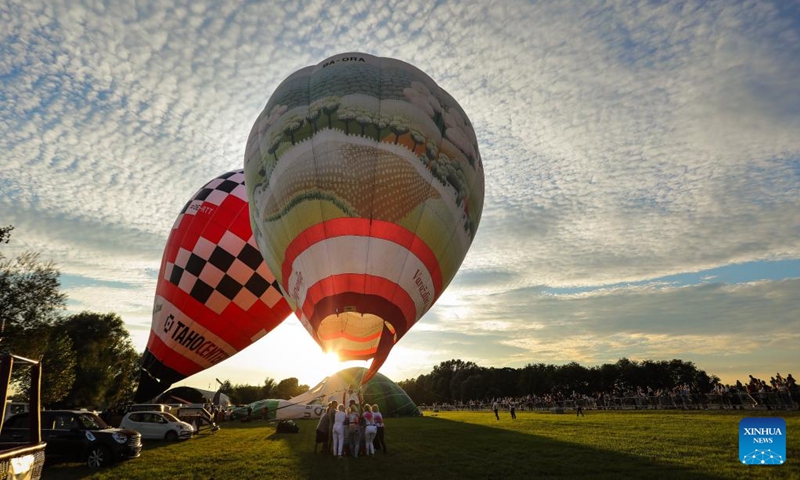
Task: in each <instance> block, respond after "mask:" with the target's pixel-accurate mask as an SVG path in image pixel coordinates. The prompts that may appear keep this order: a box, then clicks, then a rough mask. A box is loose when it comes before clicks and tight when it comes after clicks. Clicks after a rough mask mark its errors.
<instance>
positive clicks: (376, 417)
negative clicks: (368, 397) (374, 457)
mask: <svg viewBox="0 0 800 480" xmlns="http://www.w3.org/2000/svg"><path fill="white" fill-rule="evenodd" d="M372 421H373V422H374V423H375V427H376V429H377V431H376V433H375V441H376V442H377V443H378V448H379V449H381V450H383V453H386V438H385V437H384V429H383V426H384V425H383V415H382V414H381V412H380V410H378V404H377V403H376V404H375V405H373V406H372Z"/></svg>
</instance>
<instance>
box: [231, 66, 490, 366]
mask: <svg viewBox="0 0 800 480" xmlns="http://www.w3.org/2000/svg"><path fill="white" fill-rule="evenodd" d="M244 166H245V176H246V178H247V182H246V183H247V190H248V201H249V202H250V217H251V220H252V226H253V233H254V235H255V237H256V243H257V244H258V246H259V250H260V251H261V253H262V255H264V259H265V261H266V263H267V265H268V266H269V268H270V269H271V270H272V271H273V272H274V273H275V276H276V278H277V279H278V282H279V283H280V285H281V287H282V290H283V292H284V294H285V296H286V299H287V301H288V302H289V305H290V306H291V308H292V309H293V310H294V312H295V314H296V315H297V317H298V318H299V319H300V321H301V323H302V324H303V325H304V326H305V328H306V329H307V330H308V331H309V332H310V334H311V335H312V337H313V338H314V340H316V342H317V343H318V344H319V345H320V346H321V347H322V348H323V350H325V351H329V352H330V351H333V352H336V353H338V355H339V358H340V359H341V360H368V359H372V363H371V365H370V369H369V370H368V372H367V374H366V375H365V376H364V379H363V381H364V382H366V381H367V380H369V379H370V378H371V377H372V376H373V375H374V374H375V373H376V372H377V371H378V369H379V368H380V366H381V365H382V364H383V362H384V361H385V360H386V357H387V356H388V354H389V351H390V350H391V348H392V346H393V345H395V344H396V343H397V341H398V340H400V338H402V337H403V335H405V334H406V333H407V332H408V331H409V329H410V328H411V327H412V326H413V325H414V324H415V323H416V322H417V321H418V320H419V319H420V318H421V317H422V316H423V314H425V312H427V311H428V310H429V309H430V308H431V306H432V305H433V304H434V302H435V301H436V299H437V298H438V297H439V296H440V295H441V294H442V292H443V291H444V289H445V287H446V286H447V285H448V284H449V283H450V281H451V280H452V279H453V277H454V276H455V274H456V271H457V270H458V268H459V266H460V265H461V262H462V261H463V259H464V257H465V255H466V253H467V250H468V249H469V246H470V245H471V243H472V240H473V239H474V237H475V233H476V230H477V228H478V223H479V221H480V215H481V210H482V208H483V193H484V176H483V165H482V163H481V158H480V154H479V153H478V142H477V139H476V136H475V132H474V129H473V127H472V124H471V123H470V121H469V119H468V118H467V115H466V114H465V113H464V110H462V108H461V107H460V106H459V105H458V103H456V101H455V100H454V99H453V98H452V97H451V96H450V95H449V94H448V93H447V92H445V91H444V90H443V89H442V88H440V87H439V86H438V85H437V84H436V83H435V82H434V81H433V80H431V79H430V77H428V76H427V75H426V74H425V73H423V72H422V71H420V70H419V69H417V68H416V67H414V66H412V65H409V64H407V63H404V62H402V61H399V60H394V59H391V58H379V57H374V56H371V55H367V54H364V53H346V54H342V55H336V56H334V57H331V58H329V59H327V60H324V61H323V62H321V63H319V64H318V65H315V66H309V67H306V68H303V69H301V70H299V71H297V72H295V73H293V74H291V75H290V76H289V77H288V78H286V80H284V81H283V82H282V83H281V84H280V85H279V86H278V88H277V89H276V90H275V92H274V93H273V94H272V96H271V97H270V99H269V101H268V102H267V105H266V107H265V108H264V110H263V112H262V113H261V114H260V115H259V117H258V118H257V120H256V121H255V124H254V125H253V128H252V130H251V132H250V136H249V138H248V141H247V146H246V151H245V161H244Z"/></svg>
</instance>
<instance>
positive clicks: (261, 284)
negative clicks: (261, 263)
mask: <svg viewBox="0 0 800 480" xmlns="http://www.w3.org/2000/svg"><path fill="white" fill-rule="evenodd" d="M244 287H245V288H246V289H248V290H250V291H251V292H252V293H253V295H255V296H256V297H259V298H260V297H261V295H264V292H266V291H267V289H268V288H269V287H270V284H269V282H268V281H267V279H266V278H264V277H262V276H261V275H259V274H257V273H254V274H253V276H252V277H250V280H248V281H247V283H246V284H245V285H244Z"/></svg>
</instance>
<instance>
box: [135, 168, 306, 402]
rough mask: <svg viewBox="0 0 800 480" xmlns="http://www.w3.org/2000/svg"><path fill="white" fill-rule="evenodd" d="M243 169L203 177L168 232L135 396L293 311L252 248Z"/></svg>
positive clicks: (219, 356)
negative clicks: (195, 191) (150, 327)
mask: <svg viewBox="0 0 800 480" xmlns="http://www.w3.org/2000/svg"><path fill="white" fill-rule="evenodd" d="M246 195H247V193H246V189H245V186H244V172H243V171H242V170H237V171H232V172H228V173H225V174H223V175H220V176H219V177H217V178H215V179H214V180H212V181H210V182H209V183H207V184H206V185H205V186H204V187H203V188H201V189H200V190H199V191H198V192H197V193H195V194H194V196H192V198H191V200H189V202H188V203H187V204H186V206H184V207H183V209H182V210H181V212H180V214H179V215H178V218H177V219H176V220H175V224H174V225H173V226H172V231H171V233H170V235H169V238H168V239H167V245H166V248H165V250H164V256H163V258H162V260H161V268H160V270H159V274H158V283H157V286H156V295H155V302H154V305H153V323H152V329H151V332H150V338H149V340H148V342H147V348H146V350H145V352H144V357H143V359H142V371H141V376H140V381H139V389H138V390H137V392H136V395H135V401H136V402H145V401H148V400H150V399H152V398H153V397H155V396H156V395H158V394H159V393H161V392H163V391H165V390H167V389H168V388H169V387H170V385H172V384H173V383H175V382H177V381H179V380H181V379H183V378H186V377H188V376H190V375H193V374H195V373H197V372H200V371H202V370H205V369H206V368H209V367H211V366H213V365H216V364H218V363H219V362H221V361H223V360H225V359H227V358H229V357H231V356H233V355H235V354H236V353H237V352H239V351H240V350H242V349H244V348H245V347H247V346H249V345H251V344H252V343H253V342H255V341H256V340H258V339H259V338H261V337H263V336H264V335H266V334H267V333H268V332H270V331H271V330H272V329H274V328H275V327H276V326H278V325H279V324H280V323H281V322H282V321H283V320H284V319H285V318H286V317H287V316H289V315H290V314H291V313H292V311H291V309H290V308H289V305H288V304H287V303H286V300H284V299H283V296H282V295H281V292H280V289H279V286H278V284H277V282H276V280H275V276H274V275H273V274H272V273H271V272H270V270H269V268H268V267H267V265H266V264H265V263H264V259H263V257H262V256H261V253H260V252H259V251H258V247H257V246H256V243H255V240H254V238H253V232H252V230H251V227H250V217H249V214H248V210H249V207H248V204H247V197H246Z"/></svg>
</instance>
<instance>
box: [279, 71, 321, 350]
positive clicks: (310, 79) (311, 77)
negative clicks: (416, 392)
mask: <svg viewBox="0 0 800 480" xmlns="http://www.w3.org/2000/svg"><path fill="white" fill-rule="evenodd" d="M313 81H314V70H311V71H310V72H309V74H308V81H307V82H306V85H307V86H306V108H311V102H312V101H313V100H312V91H313V90H312V89H311V83H312V82H313ZM316 136H317V135H316V133H315V132H314V131H313V129H312V131H311V138H310V139H309V140H310V146H311V159H312V162H313V165H314V181H315V182H316V184H317V192H322V185H320V175H319V174H318V173H319V167H318V165H317V154H316V152H315V151H314V144H315V143H316ZM317 205H318V206H319V219H320V222H322V224H323V225H324V224H325V208H324V205H323V204H322V202H317ZM306 228H307V227H304V229H303V231H302V232H300V233H299V235H305V230H306ZM289 244H291V242H289ZM287 247H288V244H287ZM283 258H284V259H285V258H286V250H285V249H284V252H283ZM325 258H326V259H327V258H328V255H325ZM328 270H329V271H330V265H329V266H328ZM290 275H291V274H290ZM288 280H289V279H288V278H287V279H285V281H286V282H287V287H288ZM309 287H310V286H309ZM287 290H288V288H287ZM306 295H308V294H307V293H306ZM295 302H296V303H297V313H296V315H297V317H298V318H300V315H302V311H303V303H305V299H303V302H300V299H295ZM306 323H308V325H309V326H311V319H310V318H306ZM307 330H309V332H310V333H311V338H313V339H314V341H316V342H317V345H319V346H320V347H322V348H323V351H324V350H325V347H324V346H323V345H322V339H321V338H320V337H319V335H318V333H317V331H316V330H315V329H314V328H311V329H307Z"/></svg>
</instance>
